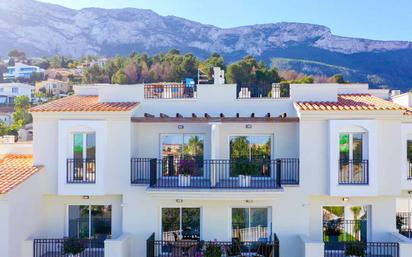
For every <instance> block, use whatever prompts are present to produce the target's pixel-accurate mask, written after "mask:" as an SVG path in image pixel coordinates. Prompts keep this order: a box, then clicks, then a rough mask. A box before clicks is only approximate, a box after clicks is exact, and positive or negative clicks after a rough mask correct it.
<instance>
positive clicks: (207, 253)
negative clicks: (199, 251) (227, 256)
mask: <svg viewBox="0 0 412 257" xmlns="http://www.w3.org/2000/svg"><path fill="white" fill-rule="evenodd" d="M222 255H223V249H222V247H221V246H220V245H219V244H218V243H217V241H216V240H214V241H213V242H209V243H207V244H206V248H205V250H204V253H203V257H221V256H222Z"/></svg>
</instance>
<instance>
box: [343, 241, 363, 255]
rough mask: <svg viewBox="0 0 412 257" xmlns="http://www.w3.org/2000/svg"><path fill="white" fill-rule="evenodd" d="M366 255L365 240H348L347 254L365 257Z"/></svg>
mask: <svg viewBox="0 0 412 257" xmlns="http://www.w3.org/2000/svg"><path fill="white" fill-rule="evenodd" d="M365 255H366V244H365V243H363V242H348V243H346V247H345V256H347V257H364V256H365Z"/></svg>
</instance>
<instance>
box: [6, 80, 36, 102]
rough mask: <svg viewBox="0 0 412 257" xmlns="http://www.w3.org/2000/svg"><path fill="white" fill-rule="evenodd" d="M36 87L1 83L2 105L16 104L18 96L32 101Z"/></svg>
mask: <svg viewBox="0 0 412 257" xmlns="http://www.w3.org/2000/svg"><path fill="white" fill-rule="evenodd" d="M34 89H35V87H34V86H32V85H29V84H25V83H0V105H1V104H3V105H8V104H13V103H14V98H15V97H16V96H22V95H25V96H27V97H28V98H29V99H30V101H31V99H32V95H33V93H34Z"/></svg>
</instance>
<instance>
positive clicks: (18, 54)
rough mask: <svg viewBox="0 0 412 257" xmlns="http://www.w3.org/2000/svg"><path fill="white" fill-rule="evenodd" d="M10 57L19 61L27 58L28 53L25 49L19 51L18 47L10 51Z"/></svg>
mask: <svg viewBox="0 0 412 257" xmlns="http://www.w3.org/2000/svg"><path fill="white" fill-rule="evenodd" d="M9 57H10V58H13V59H16V60H18V61H23V60H26V54H25V53H24V52H23V51H19V50H18V49H13V50H11V51H10V52H9Z"/></svg>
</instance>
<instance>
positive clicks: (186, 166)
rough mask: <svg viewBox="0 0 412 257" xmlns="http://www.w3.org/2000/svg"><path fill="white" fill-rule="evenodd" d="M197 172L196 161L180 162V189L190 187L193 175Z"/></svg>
mask: <svg viewBox="0 0 412 257" xmlns="http://www.w3.org/2000/svg"><path fill="white" fill-rule="evenodd" d="M194 170H195V161H194V160H180V163H179V169H178V171H179V187H189V186H190V181H191V177H192V174H193V172H194Z"/></svg>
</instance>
